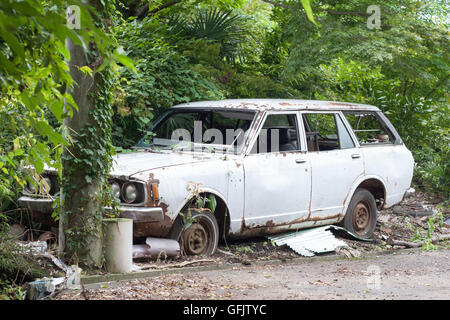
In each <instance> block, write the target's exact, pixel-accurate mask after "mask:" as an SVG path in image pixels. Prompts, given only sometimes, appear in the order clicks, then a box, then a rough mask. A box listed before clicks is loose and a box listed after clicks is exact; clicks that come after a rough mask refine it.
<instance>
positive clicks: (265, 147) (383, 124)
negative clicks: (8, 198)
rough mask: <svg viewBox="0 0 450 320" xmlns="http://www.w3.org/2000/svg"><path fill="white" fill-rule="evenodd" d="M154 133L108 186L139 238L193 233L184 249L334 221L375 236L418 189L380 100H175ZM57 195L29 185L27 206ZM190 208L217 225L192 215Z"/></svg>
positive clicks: (118, 161) (37, 207)
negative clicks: (379, 220)
mask: <svg viewBox="0 0 450 320" xmlns="http://www.w3.org/2000/svg"><path fill="white" fill-rule="evenodd" d="M195 119H197V120H195ZM192 120H194V124H193V123H192ZM202 121H203V122H202ZM206 122H207V123H206ZM205 123H206V124H205ZM214 125H216V127H214ZM171 128H172V129H173V130H172V135H171V137H170V138H168V132H169V131H170V129H171ZM180 128H181V129H183V130H184V129H185V130H184V132H181V133H180V132H177V134H176V135H175V136H178V138H179V137H182V141H181V139H178V140H177V141H181V142H178V143H177V144H176V143H173V141H174V140H176V139H174V138H173V137H174V131H177V130H178V129H180ZM203 129H206V131H205V132H202V130H203ZM231 129H234V133H233V132H231V133H233V134H231V135H229V134H228V133H229V131H232V130H231ZM151 130H152V131H153V132H155V133H156V136H155V137H154V138H153V140H152V142H148V141H145V140H141V141H140V143H139V144H138V145H137V147H136V148H135V149H134V150H133V151H132V152H130V153H123V154H118V155H116V156H115V164H114V167H113V169H112V172H111V182H112V183H114V182H115V183H117V184H116V185H115V187H116V189H117V192H118V196H119V197H120V198H121V201H122V203H121V205H120V208H119V209H120V211H121V215H122V217H127V218H131V219H133V220H134V230H133V232H134V236H135V237H136V238H138V237H147V236H152V237H160V238H171V239H176V240H179V241H180V242H183V241H184V242H185V243H186V242H189V241H191V245H192V247H191V248H190V250H187V251H189V252H190V253H194V254H195V253H205V251H204V250H203V249H202V250H203V251H202V250H200V248H199V246H200V247H201V246H203V247H205V246H206V244H202V241H203V242H205V243H206V242H208V243H210V242H212V243H213V245H212V246H209V249H208V252H206V253H208V254H210V253H213V252H214V251H215V249H216V247H217V241H218V238H221V237H227V238H245V237H254V236H262V235H267V234H274V233H279V232H282V231H285V230H293V229H295V230H296V229H302V228H309V227H314V226H320V225H327V224H335V223H341V224H342V225H344V226H345V227H346V228H347V229H349V230H350V231H352V232H354V233H356V234H359V235H360V236H363V237H370V236H371V234H372V233H373V229H374V228H375V223H376V212H377V209H381V208H388V207H391V206H393V205H395V204H398V203H399V202H401V201H402V199H403V198H404V196H405V195H407V194H408V193H410V192H411V188H410V183H411V180H412V174H413V167H414V159H413V157H412V154H411V152H410V151H409V150H408V149H407V148H406V146H405V145H404V143H403V141H402V139H401V138H400V136H399V135H398V133H397V132H396V130H395V128H394V127H393V126H392V124H391V123H390V122H389V120H388V119H387V118H386V117H385V116H384V115H383V113H382V112H381V111H380V110H379V109H378V108H377V107H375V106H370V105H363V104H353V103H345V102H334V101H308V100H272V99H245V100H242V99H239V100H222V101H201V102H193V103H187V104H182V105H177V106H174V107H172V108H171V109H169V110H168V112H166V113H165V114H164V115H162V116H161V117H160V118H159V120H157V121H156V122H155V124H154V127H153V128H152V129H151ZM183 130H181V131H183ZM208 130H209V131H208ZM196 131H197V132H196ZM198 131H200V133H199V132H198ZM221 134H222V135H226V139H222V140H221V139H220V137H219V136H220V135H221ZM190 135H193V136H194V137H193V138H192V137H190ZM161 137H162V138H161ZM212 137H214V141H212V140H211V139H212ZM218 137H219V138H218ZM158 139H159V140H161V141H163V142H164V143H165V144H164V143H162V145H159V144H157V142H158V141H159V140H158ZM223 140H226V142H225V143H224V142H223ZM168 141H169V142H170V143H168ZM212 142H214V143H212ZM217 142H219V143H217ZM158 143H159V142H158ZM47 174H48V175H49V174H50V175H51V172H50V171H49V172H47ZM130 184H132V185H133V187H130V188H129V189H130V190H132V191H135V193H137V194H139V196H138V197H137V198H136V199H135V200H134V201H131V203H127V202H130V201H124V195H123V194H124V192H128V189H127V187H128V186H129V185H130ZM125 189H126V190H125ZM130 192H131V191H130ZM119 194H121V195H119ZM130 194H132V195H133V196H134V195H135V194H134V193H132V192H131V193H130ZM125 196H126V195H125ZM360 198H361V199H362V200H361V199H360ZM355 199H356V200H355ZM358 199H359V200H358ZM50 200H51V199H48V198H45V197H42V196H36V195H33V194H31V193H30V192H28V193H26V192H25V194H24V195H23V197H22V198H21V199H20V201H19V203H20V204H21V205H22V206H23V207H27V208H29V209H31V210H32V211H34V212H38V214H37V216H41V217H42V215H44V214H46V215H48V214H49V212H51V206H50V203H51V202H50ZM373 211H375V212H373ZM192 212H194V213H195V214H194V215H192ZM180 213H181V214H180ZM187 213H189V215H190V216H198V217H197V218H199V219H200V220H204V219H205V218H206V219H207V220H208V219H209V220H210V221H209V220H208V221H207V222H206V223H205V224H203V225H199V224H198V223H196V222H198V221H195V219H194V222H195V223H193V224H192V223H186V216H187ZM34 216H36V214H35V215H34ZM213 220H214V221H213ZM192 225H195V226H197V228H194V227H192ZM186 226H189V228H187V227H186ZM192 228H194V230H190V231H192V232H188V231H187V229H192ZM211 232H212V233H215V234H214V235H212V234H211ZM186 233H188V235H187V236H186ZM217 233H219V235H217ZM183 239H184V240H183ZM194 242H195V243H197V247H196V245H195V244H193V243H194ZM198 242H200V244H198ZM195 248H197V249H199V250H198V251H196V250H195Z"/></svg>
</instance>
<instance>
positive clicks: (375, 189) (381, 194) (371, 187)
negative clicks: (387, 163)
mask: <svg viewBox="0 0 450 320" xmlns="http://www.w3.org/2000/svg"><path fill="white" fill-rule="evenodd" d="M358 188H361V189H366V190H367V191H369V192H370V193H371V194H372V195H373V197H374V198H375V201H376V203H377V207H378V209H379V210H380V209H382V208H383V207H384V204H385V202H386V184H385V183H384V181H383V179H382V178H381V177H379V176H375V175H371V176H364V177H362V178H360V179H358V180H357V181H355V182H354V183H353V186H352V188H351V189H350V191H349V193H348V194H347V197H346V198H345V200H344V206H343V212H342V217H341V219H340V220H342V219H344V216H345V213H346V212H347V209H348V206H349V204H350V201H351V199H352V197H353V195H354V194H355V191H356V189H358Z"/></svg>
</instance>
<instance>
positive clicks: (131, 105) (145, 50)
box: [113, 20, 224, 148]
mask: <svg viewBox="0 0 450 320" xmlns="http://www.w3.org/2000/svg"><path fill="white" fill-rule="evenodd" d="M164 32H165V31H164V30H163V28H162V27H161V26H160V25H159V24H158V23H155V22H154V21H152V20H147V21H144V22H143V23H141V22H138V21H136V20H134V21H132V22H130V23H128V24H123V25H121V26H119V27H118V28H117V29H116V33H117V37H118V40H119V42H120V43H121V45H122V46H123V48H124V49H125V50H126V51H127V52H129V55H130V56H131V57H133V59H134V61H135V66H136V68H137V70H138V72H137V73H132V72H130V70H128V69H125V68H123V69H122V70H121V71H120V78H119V81H118V83H117V86H116V94H115V100H114V101H113V102H114V107H115V115H114V124H115V131H114V133H113V138H114V143H115V145H117V146H120V147H125V148H127V147H129V146H131V145H133V144H134V143H135V142H136V141H137V139H138V138H139V137H140V136H141V135H142V132H143V131H145V129H147V128H148V126H149V122H150V120H152V119H153V118H154V114H156V115H159V114H161V113H162V112H163V111H164V110H166V109H167V108H169V107H171V106H172V105H175V104H179V103H185V102H190V101H197V100H217V99H221V98H223V97H224V95H223V93H222V91H221V89H220V88H219V87H218V86H217V84H216V83H215V82H214V80H213V79H212V78H211V77H209V76H208V75H206V76H204V75H203V74H202V73H201V72H200V71H201V68H197V67H196V66H195V65H194V66H193V65H192V63H191V62H190V61H189V59H188V58H187V57H186V56H196V57H197V59H211V60H215V57H217V54H218V52H217V47H216V46H215V45H210V44H208V43H206V42H203V41H200V40H199V41H194V42H193V43H192V44H199V46H196V45H191V43H190V42H189V43H187V42H182V43H181V44H180V46H179V47H177V46H176V45H174V44H170V43H169V42H168V40H169V37H168V36H167V38H165V37H164V34H165V33H164ZM201 48H203V49H205V50H201V51H202V52H201V54H200V55H197V54H196V53H197V52H198V50H199V49H201ZM181 50H185V51H186V54H185V55H180V51H181ZM211 57H212V58H211ZM211 60H210V61H211ZM199 70H200V71H199Z"/></svg>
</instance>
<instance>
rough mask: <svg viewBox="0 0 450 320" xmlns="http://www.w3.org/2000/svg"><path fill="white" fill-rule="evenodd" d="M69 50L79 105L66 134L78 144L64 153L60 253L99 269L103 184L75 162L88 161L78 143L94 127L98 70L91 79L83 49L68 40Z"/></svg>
mask: <svg viewBox="0 0 450 320" xmlns="http://www.w3.org/2000/svg"><path fill="white" fill-rule="evenodd" d="M66 47H67V49H68V50H69V52H70V57H71V59H70V62H69V68H70V74H71V76H72V79H73V80H74V86H73V88H72V89H71V91H70V93H71V94H72V96H73V98H74V100H75V102H76V104H77V105H78V110H77V111H76V110H74V114H73V117H72V118H70V117H68V118H66V119H65V120H64V122H63V127H64V128H65V129H66V133H68V134H69V135H70V136H71V139H72V140H73V141H74V142H75V145H69V146H67V147H66V148H64V150H63V154H62V166H63V171H62V175H63V183H62V188H61V209H62V210H61V215H60V220H59V251H60V253H63V252H64V253H65V254H66V256H65V257H66V258H68V259H70V260H75V261H76V262H79V263H80V265H83V266H86V267H88V268H89V269H96V268H99V267H101V265H102V256H103V254H102V222H101V219H99V218H98V215H99V212H101V210H102V203H101V201H100V200H99V197H98V196H97V195H98V194H99V193H100V192H101V188H102V181H101V179H100V178H97V179H93V180H90V179H89V178H86V176H87V169H88V168H87V166H86V165H84V166H82V165H81V166H80V165H79V164H77V163H76V161H77V160H80V159H83V158H85V154H83V147H84V146H83V145H82V144H81V145H78V143H77V142H79V141H80V140H81V139H79V135H80V133H82V132H83V129H85V128H86V126H88V125H90V126H92V125H93V124H94V126H95V120H94V119H92V117H91V111H92V110H93V108H94V106H95V103H94V99H95V96H96V94H95V93H96V91H97V81H96V79H95V70H94V73H93V76H92V77H91V76H90V75H89V74H84V73H83V72H82V71H80V69H79V68H80V67H83V66H87V65H88V62H87V61H86V52H85V51H84V49H83V48H82V47H81V46H79V45H76V44H74V43H73V42H72V41H71V40H69V39H67V40H66ZM91 67H92V66H91ZM89 169H91V168H89Z"/></svg>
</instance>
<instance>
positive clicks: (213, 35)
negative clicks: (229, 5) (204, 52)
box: [168, 8, 247, 62]
mask: <svg viewBox="0 0 450 320" xmlns="http://www.w3.org/2000/svg"><path fill="white" fill-rule="evenodd" d="M168 24H169V26H170V29H169V30H170V31H171V32H174V33H175V34H177V35H179V36H180V37H182V38H187V39H205V40H209V41H211V42H212V43H218V44H220V55H221V56H222V57H225V58H226V59H227V60H228V61H231V62H235V61H236V60H240V61H241V62H242V61H243V58H244V57H243V52H242V44H243V42H244V41H245V40H246V35H247V32H246V29H245V27H244V26H243V24H244V19H243V17H242V16H240V15H239V14H234V13H233V11H231V10H229V11H221V10H219V9H217V8H212V9H209V10H199V11H198V12H197V14H196V15H195V16H194V17H192V18H190V19H189V18H186V17H183V16H182V15H178V16H176V17H174V18H172V19H171V20H169V22H168Z"/></svg>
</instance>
